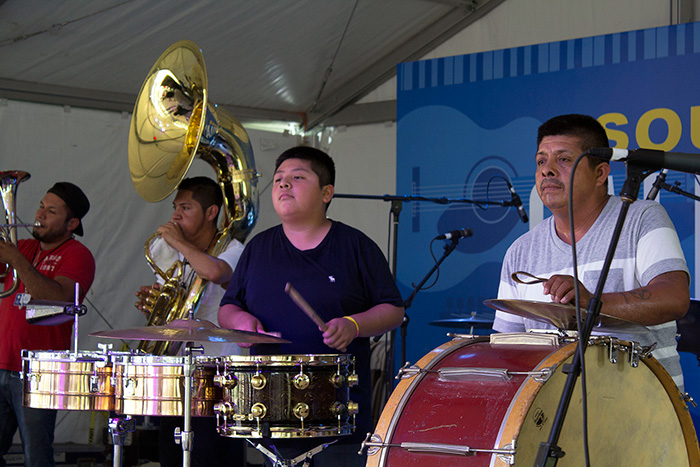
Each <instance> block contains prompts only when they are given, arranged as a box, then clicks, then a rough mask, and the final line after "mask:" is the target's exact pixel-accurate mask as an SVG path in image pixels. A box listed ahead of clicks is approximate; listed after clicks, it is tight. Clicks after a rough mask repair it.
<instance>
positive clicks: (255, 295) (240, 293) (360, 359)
mask: <svg viewBox="0 0 700 467" xmlns="http://www.w3.org/2000/svg"><path fill="white" fill-rule="evenodd" d="M287 282H289V283H291V284H292V286H293V287H294V288H295V289H296V290H297V291H298V292H299V293H300V294H301V296H303V297H304V298H305V299H306V301H307V302H308V303H309V305H311V307H312V308H313V309H314V310H315V311H316V313H318V315H319V316H320V317H321V319H323V321H324V322H328V321H330V320H331V319H333V318H338V317H342V316H346V315H353V314H356V313H361V312H364V311H367V310H368V309H370V308H372V307H373V306H375V305H378V304H382V303H388V304H392V305H395V306H403V300H402V299H401V295H400V293H399V290H398V288H397V287H396V283H395V282H394V278H393V276H392V274H391V271H390V270H389V265H388V263H387V261H386V258H385V257H384V254H383V253H382V251H381V250H380V249H379V247H378V246H377V245H376V244H375V243H374V242H373V241H372V240H371V239H370V238H369V237H367V236H366V235H365V234H363V233H362V232H360V231H359V230H357V229H355V228H353V227H350V226H348V225H345V224H343V223H341V222H336V221H333V222H332V225H331V228H330V230H329V232H328V234H327V235H326V237H325V238H324V239H323V241H322V242H321V243H320V244H319V245H318V246H317V247H316V248H314V249H311V250H306V251H301V250H299V249H297V248H296V247H295V246H294V245H292V244H291V243H290V241H289V240H288V239H287V237H286V235H285V234H284V231H283V229H282V226H281V225H278V226H275V227H272V228H270V229H268V230H265V231H264V232H261V233H259V234H257V235H256V236H255V237H253V238H252V239H251V240H250V241H249V242H248V244H247V245H246V247H245V250H244V251H243V254H242V255H241V258H240V259H239V261H238V264H237V265H236V270H235V271H234V273H233V277H232V278H231V282H230V283H229V286H228V289H227V291H226V294H225V295H224V297H223V299H222V300H221V305H227V304H233V305H237V306H239V307H241V308H242V309H244V310H246V311H248V312H249V313H251V314H252V315H254V316H255V317H256V318H258V319H259V320H260V322H261V323H262V324H263V326H264V327H265V330H267V331H278V332H281V333H282V337H283V338H284V339H287V340H290V341H291V344H257V345H255V346H253V347H252V348H251V354H253V355H281V354H338V353H339V351H338V350H336V349H332V348H330V347H328V346H327V345H325V344H324V343H323V337H322V333H321V331H319V329H318V326H317V325H316V324H315V323H314V322H313V321H311V319H310V318H308V317H307V316H306V314H304V312H303V311H302V310H301V309H300V308H299V307H298V306H297V305H296V304H295V303H294V302H293V301H292V299H291V298H290V297H289V296H288V295H287V294H286V292H285V291H284V288H285V285H286V283H287ZM346 353H349V354H352V355H353V356H354V357H355V359H356V363H355V370H356V372H357V374H358V378H359V385H358V386H357V387H355V388H352V389H351V391H350V396H351V399H352V400H353V401H355V402H358V403H359V407H360V411H359V414H358V416H357V423H356V426H357V428H356V431H355V433H356V435H358V436H359V438H360V439H364V434H365V433H367V432H368V431H371V430H372V426H371V425H372V422H371V418H372V417H371V381H370V357H369V338H366V337H364V338H363V337H360V338H357V339H355V340H354V341H353V342H352V343H351V344H350V345H349V346H348V348H347V351H346ZM352 438H356V436H353V437H352Z"/></svg>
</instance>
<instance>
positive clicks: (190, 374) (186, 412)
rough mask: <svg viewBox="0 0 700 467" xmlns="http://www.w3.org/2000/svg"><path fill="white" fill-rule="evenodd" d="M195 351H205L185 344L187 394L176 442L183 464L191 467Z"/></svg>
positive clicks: (176, 433) (176, 430)
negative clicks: (182, 419)
mask: <svg viewBox="0 0 700 467" xmlns="http://www.w3.org/2000/svg"><path fill="white" fill-rule="evenodd" d="M194 352H204V349H203V348H202V347H201V346H200V347H193V344H192V342H188V343H187V344H185V364H184V367H183V373H184V386H185V394H184V401H183V404H182V411H183V418H184V423H183V429H182V430H180V427H177V428H175V443H176V444H180V445H182V466H183V467H189V466H190V462H191V454H192V446H193V445H194V432H192V431H191V429H192V387H193V385H194V370H195V363H194V358H193V355H192V354H193V353H194Z"/></svg>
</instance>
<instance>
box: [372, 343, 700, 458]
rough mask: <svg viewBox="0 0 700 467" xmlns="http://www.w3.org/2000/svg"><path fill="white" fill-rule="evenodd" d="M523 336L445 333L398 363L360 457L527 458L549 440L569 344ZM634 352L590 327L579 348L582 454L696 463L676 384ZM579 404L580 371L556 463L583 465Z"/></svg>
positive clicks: (635, 349)
mask: <svg viewBox="0 0 700 467" xmlns="http://www.w3.org/2000/svg"><path fill="white" fill-rule="evenodd" d="M532 336H533V335H532V334H495V335H493V338H492V339H491V340H489V337H479V338H468V339H455V340H453V341H451V342H448V343H446V344H444V345H442V346H440V347H438V348H437V349H435V350H433V351H432V352H430V353H429V354H428V355H426V356H425V357H423V358H422V359H421V360H420V361H419V362H418V363H417V364H416V365H415V366H413V367H404V368H403V369H402V371H401V373H402V374H403V376H404V379H402V381H401V382H400V383H399V384H398V386H397V387H396V389H395V390H394V392H393V393H392V395H391V397H390V399H389V401H388V403H387V405H386V406H385V408H384V411H383V412H382V415H381V417H380V420H379V423H378V424H377V428H376V431H375V433H374V434H373V435H372V436H371V437H369V438H368V440H366V442H365V444H366V446H365V447H368V448H369V449H368V454H369V455H368V462H367V465H368V466H399V465H400V466H402V467H407V466H421V467H423V466H425V465H430V466H431V467H438V466H450V467H454V466H505V465H511V464H513V463H514V464H515V465H533V464H534V462H535V457H536V455H537V451H538V448H539V446H540V443H542V442H546V441H547V440H548V439H549V435H550V431H551V428H552V423H553V421H554V419H555V417H556V412H557V409H558V406H559V400H560V398H561V394H562V391H563V388H564V385H565V382H566V377H567V376H566V374H564V373H562V368H563V367H564V365H565V364H566V363H570V362H571V360H572V357H573V353H574V351H575V347H576V345H577V344H576V343H575V342H573V343H569V344H568V345H566V342H561V341H560V340H559V338H557V337H556V336H554V335H550V336H547V335H536V336H534V337H532ZM542 338H544V339H549V340H548V341H547V342H546V343H543V342H539V340H540V339H542ZM499 339H502V340H499ZM532 339H534V341H533V340H532ZM640 351H642V353H643V349H640V347H639V345H638V344H636V343H633V342H624V341H618V340H617V339H615V338H610V337H596V338H593V339H592V340H591V346H590V347H588V349H587V351H586V354H585V362H586V383H587V391H588V399H587V400H588V437H589V441H588V445H589V453H590V463H591V465H650V466H651V465H654V466H656V465H673V466H683V465H698V463H700V449H699V448H698V440H697V437H696V435H695V430H694V428H693V424H692V421H691V418H690V415H689V413H688V408H687V406H686V404H685V401H684V397H683V395H682V394H681V393H680V392H679V390H678V388H677V387H676V385H675V384H674V383H673V380H672V379H671V378H670V376H669V375H668V373H667V372H666V371H665V370H664V369H663V367H662V366H661V365H660V364H659V363H658V361H657V360H656V359H654V358H653V357H651V356H648V357H646V358H643V357H644V356H642V358H640ZM581 407H582V406H581V381H580V378H579V380H578V381H577V385H576V389H575V390H574V394H573V397H572V399H571V403H570V405H569V408H568V412H567V414H566V418H565V420H564V423H563V426H562V431H561V435H560V437H559V441H558V443H557V445H558V446H559V447H560V448H561V449H562V450H563V451H564V453H565V456H564V457H563V458H561V459H560V460H559V463H560V465H584V459H585V458H584V451H583V442H582V439H583V435H582V433H583V432H582V428H581V427H582V409H581Z"/></svg>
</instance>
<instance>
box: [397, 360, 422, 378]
mask: <svg viewBox="0 0 700 467" xmlns="http://www.w3.org/2000/svg"><path fill="white" fill-rule="evenodd" d="M420 371H421V369H420V368H418V367H417V366H416V365H411V363H410V362H406V364H405V365H404V366H402V367H401V369H400V370H399V372H398V373H397V374H396V377H394V379H396V380H402V379H407V378H413V377H414V376H416V375H417V374H418V373H420Z"/></svg>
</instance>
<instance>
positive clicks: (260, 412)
mask: <svg viewBox="0 0 700 467" xmlns="http://www.w3.org/2000/svg"><path fill="white" fill-rule="evenodd" d="M250 414H251V415H252V416H253V418H256V419H261V418H264V417H265V414H267V407H265V405H264V404H261V403H260V402H256V403H255V404H253V406H252V407H251V408H250Z"/></svg>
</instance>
